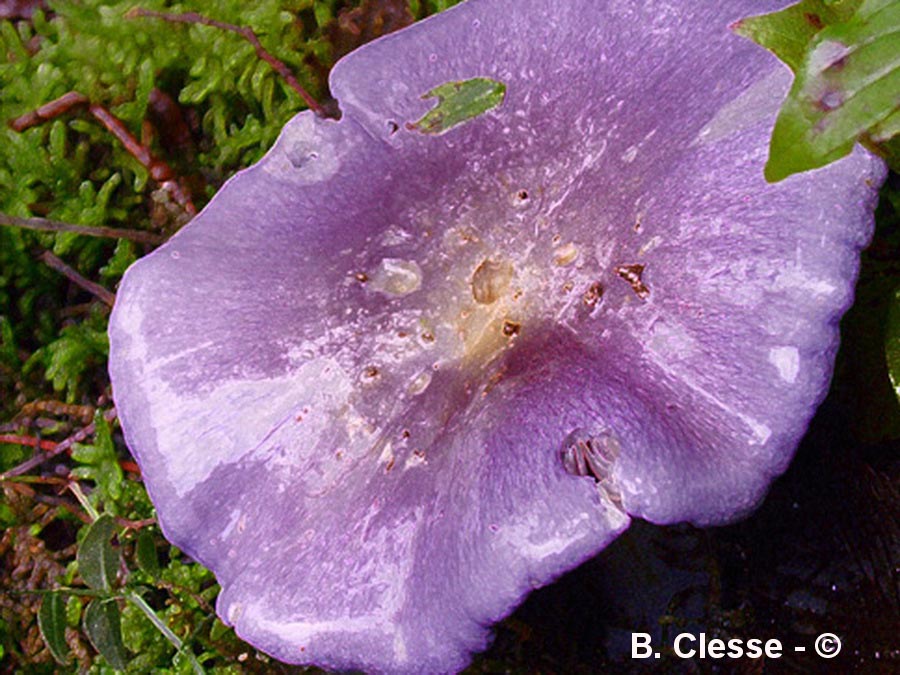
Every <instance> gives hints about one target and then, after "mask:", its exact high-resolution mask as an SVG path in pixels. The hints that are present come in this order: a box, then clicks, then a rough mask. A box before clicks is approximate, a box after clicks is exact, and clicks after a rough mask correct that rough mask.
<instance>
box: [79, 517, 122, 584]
mask: <svg viewBox="0 0 900 675" xmlns="http://www.w3.org/2000/svg"><path fill="white" fill-rule="evenodd" d="M115 532H116V521H115V520H114V519H113V517H112V516H111V515H109V514H108V513H105V514H103V515H102V516H100V517H99V518H98V519H97V520H95V521H94V522H93V523H92V524H91V525H90V526H89V527H88V531H87V534H86V535H85V536H84V540H83V541H82V542H81V546H79V547H78V553H77V554H76V556H75V558H76V560H77V561H78V571H79V572H81V578H82V579H83V580H84V583H86V584H87V585H88V586H90V587H91V588H95V589H97V590H101V591H108V590H110V589H111V588H112V585H113V583H114V582H115V580H116V572H117V570H118V568H119V555H118V553H117V552H116V551H115V549H113V547H112V543H110V539H112V536H113V535H114V534H115Z"/></svg>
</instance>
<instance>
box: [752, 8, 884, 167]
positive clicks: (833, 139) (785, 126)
mask: <svg viewBox="0 0 900 675" xmlns="http://www.w3.org/2000/svg"><path fill="white" fill-rule="evenodd" d="M898 33H900V3H889V4H887V5H885V4H884V3H883V0H866V1H865V2H864V3H863V4H862V5H861V7H860V8H859V11H858V12H857V14H856V15H854V16H853V18H852V19H850V20H849V21H847V22H845V23H841V24H836V25H833V26H830V27H828V28H826V29H824V30H822V31H821V32H819V33H818V34H817V35H816V37H815V38H814V39H813V41H812V44H811V46H810V49H809V51H808V52H807V54H806V56H805V57H804V59H803V62H802V64H801V65H800V68H799V70H798V71H797V75H796V78H795V79H794V84H793V86H792V87H791V91H790V93H789V94H788V97H787V99H786V101H785V103H784V105H783V106H782V109H781V111H780V112H779V114H778V118H777V120H776V122H775V129H774V130H773V132H772V141H771V145H770V148H769V160H768V162H767V163H766V168H765V175H766V179H767V180H769V181H770V182H776V181H779V180H782V179H784V178H786V177H788V176H790V175H791V174H794V173H798V172H800V171H806V170H808V169H814V168H818V167H820V166H824V165H826V164H828V163H829V162H832V161H834V160H836V159H839V158H840V157H843V156H845V155H847V154H849V152H850V151H851V150H852V149H853V145H854V144H855V143H856V142H857V141H859V140H866V139H867V138H868V137H869V136H870V134H871V133H872V132H874V133H876V134H878V135H879V136H878V137H879V139H882V140H883V141H886V140H889V139H887V138H884V135H885V132H886V131H889V130H890V129H891V128H893V127H894V126H895V125H894V123H893V118H894V115H895V114H896V113H897V111H898V110H900V96H898V92H900V39H898V38H897V34H898Z"/></svg>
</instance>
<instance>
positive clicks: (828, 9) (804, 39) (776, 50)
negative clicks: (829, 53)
mask: <svg viewBox="0 0 900 675" xmlns="http://www.w3.org/2000/svg"><path fill="white" fill-rule="evenodd" d="M861 2H862V0H802V2H798V3H797V4H796V5H791V6H790V7H786V8H785V9H782V10H780V11H778V12H772V13H771V14H762V15H760V16H750V17H747V18H745V19H741V20H740V21H738V22H736V23H735V24H734V25H733V26H732V29H733V30H734V32H736V33H737V34H738V35H742V36H744V37H746V38H749V39H751V40H753V41H754V42H755V43H757V44H758V45H760V46H762V47H765V48H766V49H768V50H769V51H770V52H772V53H773V54H775V56H777V57H778V58H779V59H781V60H782V61H784V62H785V63H786V64H787V65H788V66H789V67H790V69H791V70H793V71H794V72H797V70H798V69H799V68H800V65H801V64H802V63H803V59H804V57H805V56H806V53H807V47H808V46H809V43H810V42H811V41H812V39H813V38H814V37H815V36H816V35H817V34H818V33H819V32H820V31H821V30H822V29H824V28H825V27H827V26H830V25H832V24H835V23H842V22H844V21H847V20H848V19H850V17H852V16H853V13H854V12H855V11H856V9H857V8H858V7H859V5H860V3H861Z"/></svg>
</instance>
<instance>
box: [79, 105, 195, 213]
mask: <svg viewBox="0 0 900 675" xmlns="http://www.w3.org/2000/svg"><path fill="white" fill-rule="evenodd" d="M88 111H89V112H90V113H91V115H93V116H94V118H95V119H96V120H97V121H98V122H100V123H101V124H102V125H103V126H105V127H106V129H107V131H109V132H110V133H111V134H112V135H113V136H115V137H116V138H117V139H119V142H120V143H121V144H122V145H123V146H125V149H126V150H127V151H128V152H129V153H130V154H131V155H132V156H133V157H134V158H135V159H136V160H137V161H139V162H140V163H141V164H143V165H144V167H146V169H147V171H149V172H150V176H151V178H153V180H155V181H156V182H157V183H159V185H160V187H162V189H163V190H166V191H167V192H168V193H169V194H171V195H172V197H174V199H175V201H176V202H178V204H180V205H181V206H182V207H183V208H184V210H185V211H187V213H189V214H190V215H192V216H193V215H195V214H196V213H197V208H196V207H195V206H194V203H193V202H192V201H191V198H190V195H189V194H188V191H187V190H186V189H185V188H184V186H183V185H182V184H181V183H180V182H179V181H178V180H177V179H176V177H175V172H174V171H173V170H172V167H170V166H169V165H168V164H166V163H165V162H164V161H163V160H161V159H159V158H157V157H154V156H153V154H152V153H151V152H150V148H148V147H147V146H145V145H142V144H141V142H140V141H139V140H138V139H136V138H135V137H134V135H133V134H132V133H131V132H130V131H128V129H127V127H126V126H125V125H124V124H123V123H122V120H120V119H119V118H118V117H116V116H115V115H113V114H112V113H111V112H110V111H109V110H107V109H106V108H104V107H103V106H102V105H98V104H96V103H92V104H91V105H90V106H88Z"/></svg>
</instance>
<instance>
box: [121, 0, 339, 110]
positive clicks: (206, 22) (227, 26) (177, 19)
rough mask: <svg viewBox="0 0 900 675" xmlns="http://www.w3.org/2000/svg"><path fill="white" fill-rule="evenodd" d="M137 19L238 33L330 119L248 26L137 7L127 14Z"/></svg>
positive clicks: (302, 95)
mask: <svg viewBox="0 0 900 675" xmlns="http://www.w3.org/2000/svg"><path fill="white" fill-rule="evenodd" d="M135 17H144V18H151V19H162V20H163V21H170V22H172V23H190V24H201V25H203V26H212V27H213V28H218V29H220V30H226V31H229V32H231V33H236V34H237V35H240V36H241V37H242V38H244V39H245V40H246V41H247V42H249V43H250V44H251V45H253V49H255V50H256V55H257V56H258V57H259V58H260V59H262V60H263V61H265V62H266V63H268V64H269V65H270V66H272V68H274V69H275V72H277V73H278V74H279V75H281V77H282V78H284V81H285V82H287V83H288V86H289V87H290V88H291V89H293V90H294V91H296V92H297V93H298V94H299V95H300V98H302V99H303V100H304V101H305V102H306V105H307V106H308V107H309V109H310V110H312V111H313V112H314V113H315V114H316V115H318V116H319V117H328V113H327V112H326V111H325V108H324V107H322V105H321V104H320V103H319V102H318V101H316V99H314V98H313V97H312V96H311V95H310V93H309V92H308V91H306V89H304V88H303V86H302V85H301V84H300V82H298V81H297V78H296V77H294V74H293V73H292V72H291V70H290V68H288V67H287V65H285V63H284V61H281V60H280V59H278V57H276V56H273V55H272V54H271V53H270V52H269V51H267V50H266V48H265V47H263V46H262V43H260V41H259V38H258V37H257V36H256V33H254V32H253V30H252V29H250V28H248V27H246V26H235V25H234V24H231V23H225V22H224V21H217V20H216V19H210V18H209V17H206V16H203V15H202V14H197V13H196V12H184V13H182V14H175V13H170V12H154V11H153V10H149V9H143V8H141V7H135V8H133V9H130V10H129V11H128V12H126V13H125V18H126V19H133V18H135Z"/></svg>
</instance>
